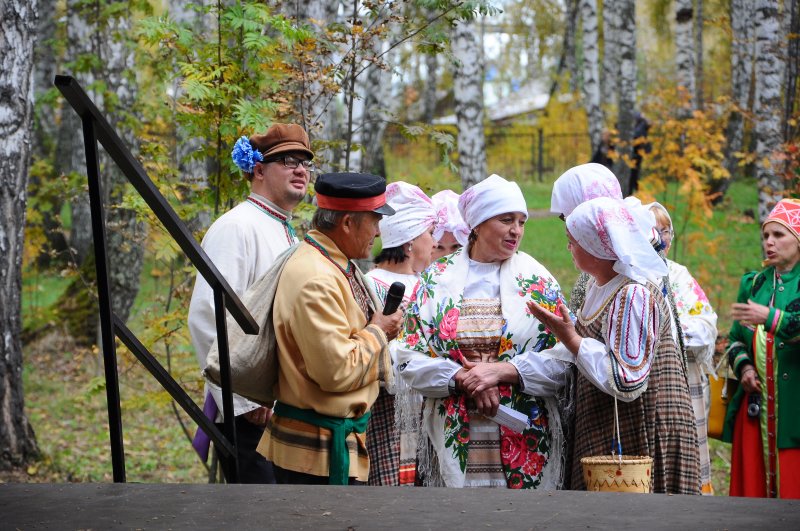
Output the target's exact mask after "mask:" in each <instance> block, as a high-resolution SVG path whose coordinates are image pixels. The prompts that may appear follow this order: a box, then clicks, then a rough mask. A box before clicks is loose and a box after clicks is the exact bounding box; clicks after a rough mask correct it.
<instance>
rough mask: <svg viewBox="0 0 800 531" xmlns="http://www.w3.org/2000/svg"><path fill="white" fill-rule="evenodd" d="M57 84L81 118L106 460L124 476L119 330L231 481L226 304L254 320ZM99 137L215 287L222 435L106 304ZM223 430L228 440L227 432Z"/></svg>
mask: <svg viewBox="0 0 800 531" xmlns="http://www.w3.org/2000/svg"><path fill="white" fill-rule="evenodd" d="M55 86H56V87H57V88H58V90H59V91H61V94H62V95H63V96H64V98H66V100H67V102H69V104H70V105H71V106H72V108H73V109H74V110H75V112H76V113H77V114H78V116H80V118H81V122H82V124H83V139H84V145H85V149H86V176H87V179H88V181H89V202H90V208H91V218H92V235H93V237H94V254H95V267H96V270H97V295H98V301H99V310H100V331H101V336H102V337H101V342H102V348H103V364H104V369H105V377H106V399H107V401H108V425H109V437H110V440H111V463H112V467H113V470H114V481H115V482H117V483H122V482H125V452H124V447H123V441H122V415H121V412H120V399H119V380H118V377H117V352H116V344H115V341H114V337H115V336H118V337H119V338H120V340H121V341H122V342H123V343H124V344H125V346H126V347H127V348H128V349H129V350H130V351H131V352H132V353H133V354H134V355H135V356H136V358H137V359H138V360H139V361H140V362H141V363H142V365H144V366H145V368H147V370H148V371H150V374H152V375H153V376H154V377H155V378H156V380H158V382H159V383H160V384H161V386H162V387H163V388H164V389H165V390H166V391H167V392H169V394H170V395H171V396H172V398H173V399H174V400H175V401H176V402H177V403H178V404H179V405H180V406H181V407H182V408H183V410H184V411H186V413H187V414H188V415H189V416H190V417H191V418H192V420H194V421H195V422H196V423H197V424H198V425H199V426H200V427H201V428H202V429H203V431H205V432H206V433H207V434H208V435H209V437H210V438H211V440H212V441H214V444H215V445H216V447H217V448H218V449H219V450H220V451H221V453H222V462H223V468H224V470H225V477H226V479H227V480H228V482H230V483H237V482H238V478H239V471H238V461H237V459H236V432H235V430H234V416H233V397H232V394H231V384H230V381H231V380H230V358H229V353H228V334H227V328H226V322H225V309H226V308H227V310H228V311H229V312H230V313H231V315H232V316H233V318H234V319H236V322H237V323H238V324H239V326H240V327H241V328H242V330H243V331H244V332H245V333H247V334H257V333H258V324H257V323H256V322H255V320H254V319H253V317H252V316H251V315H250V312H249V311H247V308H245V306H244V305H243V304H242V301H241V300H240V299H239V297H238V296H237V295H236V293H235V292H234V291H233V289H232V288H231V287H230V285H229V284H228V282H227V281H226V280H225V278H224V277H223V276H222V274H221V273H220V272H219V271H218V270H217V268H216V266H214V264H213V262H211V259H210V258H209V257H208V255H206V253H205V251H203V248H202V247H200V245H198V243H197V241H196V240H195V239H194V237H193V236H192V234H191V233H190V232H189V229H188V228H187V227H186V225H185V224H184V223H183V221H181V219H180V218H179V217H178V215H177V214H176V213H175V211H174V210H173V209H172V207H171V206H170V205H169V203H168V202H167V200H166V199H165V198H164V196H163V195H162V194H161V192H159V190H158V188H157V187H156V186H155V184H154V183H153V181H152V180H151V179H150V177H148V176H147V172H145V170H144V168H143V167H142V165H141V164H140V163H139V161H137V160H136V159H135V158H134V157H133V155H132V154H131V152H130V150H128V148H127V147H125V144H124V143H123V141H122V139H121V138H120V137H119V136H118V135H117V133H116V132H115V131H114V129H113V128H112V127H111V125H110V124H109V123H108V121H107V120H106V119H105V118H104V117H103V115H102V114H100V111H99V109H98V108H97V106H95V104H94V103H93V102H92V100H91V99H90V98H89V96H88V95H87V94H86V92H85V91H84V90H83V88H81V86H80V85H79V84H78V82H77V81H76V80H75V79H74V78H73V77H71V76H56V78H55ZM97 141H100V143H101V144H102V145H103V147H104V148H105V150H106V152H107V153H108V155H109V156H110V157H111V159H112V160H113V161H114V163H115V164H116V165H117V167H119V169H120V170H121V171H122V173H123V174H124V175H125V177H126V178H127V179H128V181H129V182H130V183H131V184H132V185H133V187H134V188H135V189H136V191H137V192H139V195H141V196H142V198H143V199H144V201H145V203H147V205H148V206H149V207H150V209H151V210H152V211H153V213H154V214H155V215H156V217H157V218H158V219H159V221H161V223H162V224H163V225H164V228H166V229H167V231H168V232H169V234H170V235H171V236H172V238H173V239H174V240H175V242H176V243H177V244H178V245H179V246H180V248H181V250H183V252H184V254H185V255H186V256H187V257H189V260H191V261H192V264H193V265H194V266H195V267H196V268H197V271H198V272H199V273H200V274H201V275H203V278H205V280H206V281H207V282H208V284H209V285H210V286H211V288H212V289H213V290H214V303H215V314H216V325H217V338H218V346H219V358H220V359H219V361H220V372H221V374H220V377H221V378H220V379H221V383H222V411H223V416H224V422H225V425H224V429H225V435H223V434H222V432H220V431H219V430H218V429H217V427H216V426H215V425H214V423H213V422H212V421H211V420H209V419H208V418H207V417H206V416H205V414H203V411H202V410H201V409H200V408H199V407H198V406H197V404H195V402H194V401H193V400H192V399H191V398H190V397H189V395H187V394H186V392H185V391H184V390H183V388H182V387H181V386H180V384H178V382H176V381H175V379H174V378H172V376H171V375H170V374H169V372H167V370H166V369H165V368H164V367H163V366H162V365H161V364H160V363H159V362H158V360H156V359H155V357H153V355H152V354H150V352H149V351H148V350H147V348H145V346H144V345H142V343H141V342H140V341H139V340H138V339H137V338H136V336H135V335H134V334H133V332H131V331H130V330H129V329H128V327H127V326H125V323H124V322H123V321H122V319H120V318H119V317H118V316H117V315H116V314H114V312H113V310H112V308H111V297H110V293H111V292H110V287H109V281H108V254H107V253H106V229H105V216H104V214H103V200H102V197H103V195H102V191H101V188H100V186H101V184H100V171H99V164H98V158H97ZM226 436H227V438H226Z"/></svg>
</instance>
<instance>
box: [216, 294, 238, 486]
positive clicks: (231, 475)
mask: <svg viewBox="0 0 800 531" xmlns="http://www.w3.org/2000/svg"><path fill="white" fill-rule="evenodd" d="M214 315H215V317H216V321H217V348H218V350H219V369H220V379H221V380H222V381H221V382H220V383H222V417H223V422H224V426H225V436H226V437H227V438H228V440H229V441H230V442H231V445H233V455H232V456H230V457H223V459H222V463H223V467H224V468H225V479H226V480H227V481H228V483H239V446H238V442H237V440H236V418H235V417H234V415H233V394H232V391H231V361H230V354H229V351H228V325H227V323H226V320H225V318H226V315H225V293H224V292H223V291H222V289H220V287H219V286H214Z"/></svg>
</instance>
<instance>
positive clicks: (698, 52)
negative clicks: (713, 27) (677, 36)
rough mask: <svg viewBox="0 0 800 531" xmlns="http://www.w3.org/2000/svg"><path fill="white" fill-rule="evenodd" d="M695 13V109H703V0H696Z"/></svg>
mask: <svg viewBox="0 0 800 531" xmlns="http://www.w3.org/2000/svg"><path fill="white" fill-rule="evenodd" d="M695 2H696V4H695V5H696V8H695V12H694V68H695V83H694V105H693V106H692V108H693V109H702V108H703V0H695Z"/></svg>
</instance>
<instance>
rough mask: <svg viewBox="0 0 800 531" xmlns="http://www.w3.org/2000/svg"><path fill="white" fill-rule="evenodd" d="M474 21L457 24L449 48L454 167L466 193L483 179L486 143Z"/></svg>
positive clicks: (480, 54)
mask: <svg viewBox="0 0 800 531" xmlns="http://www.w3.org/2000/svg"><path fill="white" fill-rule="evenodd" d="M478 29H479V28H478V24H477V22H476V21H474V20H473V21H469V22H467V21H459V22H458V24H457V25H456V27H455V28H454V30H453V36H452V42H451V47H452V51H453V56H454V58H455V60H456V68H455V73H454V76H453V94H454V97H455V107H456V120H457V124H458V164H459V172H460V174H461V183H462V185H463V186H464V189H465V190H466V189H467V188H469V187H470V186H472V185H473V184H475V183H477V182H479V181H482V180H483V179H485V178H486V177H487V175H486V139H485V136H484V131H483V51H482V49H481V47H482V42H481V41H480V40H479V38H478V34H479V31H478Z"/></svg>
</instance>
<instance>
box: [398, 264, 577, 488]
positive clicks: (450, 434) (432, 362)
mask: <svg viewBox="0 0 800 531" xmlns="http://www.w3.org/2000/svg"><path fill="white" fill-rule="evenodd" d="M469 262H470V260H469V256H468V250H467V248H462V249H459V250H458V251H456V252H455V253H453V254H451V255H448V256H445V257H442V258H440V259H439V260H438V261H436V262H434V263H433V264H432V265H431V266H430V267H429V268H428V269H427V270H425V271H424V272H423V273H422V275H421V278H420V282H419V284H417V287H416V288H415V290H414V293H413V295H412V297H411V302H410V306H409V309H408V311H407V313H406V323H405V327H404V330H403V333H402V334H401V335H402V337H401V338H399V339H398V350H397V363H398V372H399V374H400V377H401V378H402V379H403V380H405V382H406V383H407V384H409V385H411V386H412V387H414V388H415V389H416V390H418V391H419V392H420V393H421V394H423V395H425V396H426V399H425V406H424V409H423V420H422V426H423V427H422V430H423V433H425V434H426V435H427V438H428V440H429V442H430V445H428V446H425V445H423V446H425V447H426V448H432V450H433V452H434V453H435V459H434V456H433V455H429V454H428V453H426V452H423V455H421V456H419V465H418V466H419V470H422V471H427V472H428V473H430V474H431V475H432V476H437V477H438V478H439V479H440V480H441V483H442V484H443V485H446V486H449V487H461V486H464V483H465V477H466V465H467V459H468V452H469V444H470V443H469V441H470V415H469V412H468V410H467V397H466V396H465V395H464V394H462V393H457V394H454V395H449V396H445V397H441V396H442V395H441V394H436V392H435V390H434V389H435V388H436V387H437V386H441V383H442V382H441V381H440V380H441V374H442V370H441V366H442V364H445V365H449V366H450V367H451V372H452V370H457V369H458V366H459V365H462V364H463V360H464V355H463V353H462V352H461V350H460V347H459V342H458V334H457V324H458V320H459V314H460V311H461V306H462V303H463V300H464V290H465V287H466V286H465V284H466V281H467V278H468V272H469V268H470V265H469ZM499 275H500V305H501V308H502V315H503V320H504V321H505V325H504V327H503V330H502V333H501V339H500V343H499V347H498V348H499V356H498V361H499V362H503V361H511V360H513V359H514V358H519V359H517V360H515V365H517V368H518V369H519V367H520V365H519V364H517V363H516V362H521V360H524V359H526V358H525V357H526V356H535V357H536V358H537V360H543V359H545V358H549V359H552V360H559V361H558V362H559V363H560V364H561V363H563V362H565V361H571V360H567V359H566V358H564V357H559V355H558V354H557V353H556V352H554V351H558V349H554V351H552V350H551V351H549V353H545V352H537V351H538V350H540V349H542V348H547V347H549V346H552V345H553V344H554V343H555V339H554V337H553V336H552V335H550V334H549V333H548V331H547V330H546V329H545V328H544V326H543V325H542V324H541V323H540V322H539V321H538V320H537V319H536V318H535V317H533V315H531V314H530V312H529V310H528V308H527V303H528V301H536V302H538V303H539V304H541V305H543V306H545V307H547V308H548V309H550V310H551V311H555V312H557V311H558V310H557V307H558V304H559V303H563V302H564V299H563V297H562V294H561V289H560V287H559V285H558V282H557V281H556V280H555V278H553V276H552V275H551V274H550V273H549V272H548V271H547V269H546V268H545V267H544V266H542V265H541V264H540V263H539V262H537V261H536V260H535V259H533V258H532V257H530V256H529V255H527V254H525V253H521V252H518V253H516V254H514V255H513V256H512V257H511V258H509V259H508V260H506V261H504V262H503V263H502V264H501V266H500V273H499ZM558 366H559V367H563V368H564V370H565V371H566V368H567V367H568V364H566V363H563V365H558ZM444 372H447V369H445V371H444ZM537 377H539V375H538V374H537ZM541 377H542V378H548V376H547V375H542V376H541ZM444 381H445V382H446V378H445V380H444ZM553 381H555V378H554V379H553ZM499 387H500V404H501V405H504V406H507V407H510V408H513V409H514V410H516V411H519V412H522V413H524V414H525V415H527V416H528V427H527V428H526V429H525V430H524V431H523V432H522V433H516V432H514V431H512V430H510V429H508V428H506V427H503V426H501V427H500V443H501V449H500V452H501V461H502V464H503V470H504V472H505V476H506V483H507V485H508V487H509V488H557V487H559V486H560V484H561V469H562V451H563V444H564V437H563V433H562V429H561V421H560V417H559V413H558V407H557V401H556V398H555V396H544V397H534V396H531V395H529V394H526V393H525V392H523V391H522V390H521V389H520V386H517V385H501V386H499ZM553 395H555V392H553ZM440 397H441V398H440ZM434 463H438V465H439V466H438V469H434V465H433V464H434ZM433 484H436V483H433Z"/></svg>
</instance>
